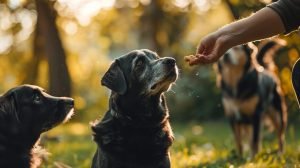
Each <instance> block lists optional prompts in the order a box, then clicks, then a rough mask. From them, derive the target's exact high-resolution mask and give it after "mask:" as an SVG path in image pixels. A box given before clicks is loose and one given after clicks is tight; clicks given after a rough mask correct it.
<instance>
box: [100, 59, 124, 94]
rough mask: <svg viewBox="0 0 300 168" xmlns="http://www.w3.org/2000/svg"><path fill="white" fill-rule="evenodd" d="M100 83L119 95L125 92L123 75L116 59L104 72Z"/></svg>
mask: <svg viewBox="0 0 300 168" xmlns="http://www.w3.org/2000/svg"><path fill="white" fill-rule="evenodd" d="M101 84H102V85H103V86H106V87H108V88H109V89H111V90H112V91H115V92H117V93H118V94H120V95H124V94H125V93H126V91H127V84H126V80H125V76H124V73H123V71H122V69H121V67H120V65H119V63H118V62H117V60H116V61H114V62H113V63H112V64H111V66H110V67H109V69H108V71H107V72H106V73H105V74H104V76H103V77H102V79H101Z"/></svg>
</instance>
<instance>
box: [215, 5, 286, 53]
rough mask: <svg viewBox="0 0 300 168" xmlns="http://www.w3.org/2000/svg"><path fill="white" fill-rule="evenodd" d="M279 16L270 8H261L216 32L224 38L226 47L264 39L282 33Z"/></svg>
mask: <svg viewBox="0 0 300 168" xmlns="http://www.w3.org/2000/svg"><path fill="white" fill-rule="evenodd" d="M284 32H285V28H284V25H283V22H282V20H281V18H280V16H279V15H278V14H277V13H276V12H275V11H273V10H272V9H270V8H267V7H266V8H263V9H262V10H260V11H258V12H256V13H255V14H253V15H252V16H250V17H247V18H245V19H241V20H239V21H236V22H234V23H231V24H228V25H226V26H224V27H222V28H221V29H219V30H218V31H217V32H216V33H219V34H218V36H219V37H223V38H224V39H225V42H226V45H228V48H231V47H232V46H235V45H239V44H244V43H247V42H250V41H255V40H260V39H265V38H268V37H272V36H274V35H278V34H280V33H284Z"/></svg>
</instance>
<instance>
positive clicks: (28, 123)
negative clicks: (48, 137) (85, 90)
mask: <svg viewBox="0 0 300 168" xmlns="http://www.w3.org/2000/svg"><path fill="white" fill-rule="evenodd" d="M73 106H74V101H73V99H71V98H66V97H53V96H51V95H49V94H47V93H45V91H44V90H43V89H42V88H40V87H37V86H33V85H22V86H19V87H16V88H13V89H11V90H9V91H8V92H6V93H5V94H4V95H3V96H1V97H0V167H1V168H34V167H38V166H39V164H40V163H41V160H40V159H39V157H38V155H39V151H38V149H40V147H39V146H38V143H37V142H38V140H39V137H40V134H41V133H43V132H45V131H48V130H50V129H51V128H53V127H55V126H57V125H58V124H60V123H62V122H63V121H65V120H67V119H68V118H70V116H71V115H72V112H73V110H72V109H73Z"/></svg>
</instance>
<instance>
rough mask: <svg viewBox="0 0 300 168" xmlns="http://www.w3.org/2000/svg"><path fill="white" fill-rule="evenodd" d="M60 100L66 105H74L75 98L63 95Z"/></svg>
mask: <svg viewBox="0 0 300 168" xmlns="http://www.w3.org/2000/svg"><path fill="white" fill-rule="evenodd" d="M60 102H61V103H65V104H66V105H69V106H74V104H75V103H74V99H72V98H69V97H63V98H61V99H60Z"/></svg>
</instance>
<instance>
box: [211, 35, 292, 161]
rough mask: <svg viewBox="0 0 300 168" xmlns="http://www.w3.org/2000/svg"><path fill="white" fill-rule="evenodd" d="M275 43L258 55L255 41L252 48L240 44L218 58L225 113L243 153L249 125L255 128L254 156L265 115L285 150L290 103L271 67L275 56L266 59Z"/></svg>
mask: <svg viewBox="0 0 300 168" xmlns="http://www.w3.org/2000/svg"><path fill="white" fill-rule="evenodd" d="M275 45H276V43H275V42H272V41H271V42H268V43H266V44H265V45H264V46H262V47H261V48H260V50H259V51H258V53H257V54H254V55H253V54H252V52H253V50H252V49H254V50H256V48H254V47H255V46H254V45H253V44H252V47H251V48H250V47H249V46H248V45H240V46H236V47H234V48H231V49H230V50H228V51H227V52H226V53H225V55H224V56H223V57H222V58H221V59H220V61H219V62H218V71H219V72H218V78H217V79H218V80H217V81H218V83H219V86H220V87H221V89H222V96H223V99H222V101H223V106H224V110H225V114H226V116H227V117H228V118H229V120H230V124H231V126H232V129H233V132H234V137H235V141H236V145H237V150H238V153H239V154H240V155H242V153H243V145H242V138H244V137H245V136H247V134H248V133H247V131H248V127H249V126H250V130H251V129H252V137H251V145H250V148H251V151H252V157H253V156H254V155H255V154H256V153H257V152H258V150H259V140H260V127H261V126H262V124H261V123H262V121H263V118H264V119H266V118H268V119H269V120H270V121H271V124H272V125H273V126H274V128H275V129H276V132H277V136H278V141H279V152H282V151H283V145H284V132H285V129H286V125H287V109H286V104H285V100H284V96H283V93H282V90H281V86H280V82H279V79H278V78H277V76H276V75H275V73H274V72H273V71H272V70H271V69H274V68H271V67H274V65H273V66H271V63H272V64H273V60H272V61H271V62H270V61H269V63H268V62H265V61H264V60H266V58H267V57H269V56H270V53H272V52H271V51H272V49H273V48H274V47H275ZM272 54H274V53H272ZM253 57H255V58H253ZM269 60H270V59H269ZM258 63H259V64H258ZM250 135H251V133H250Z"/></svg>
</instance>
